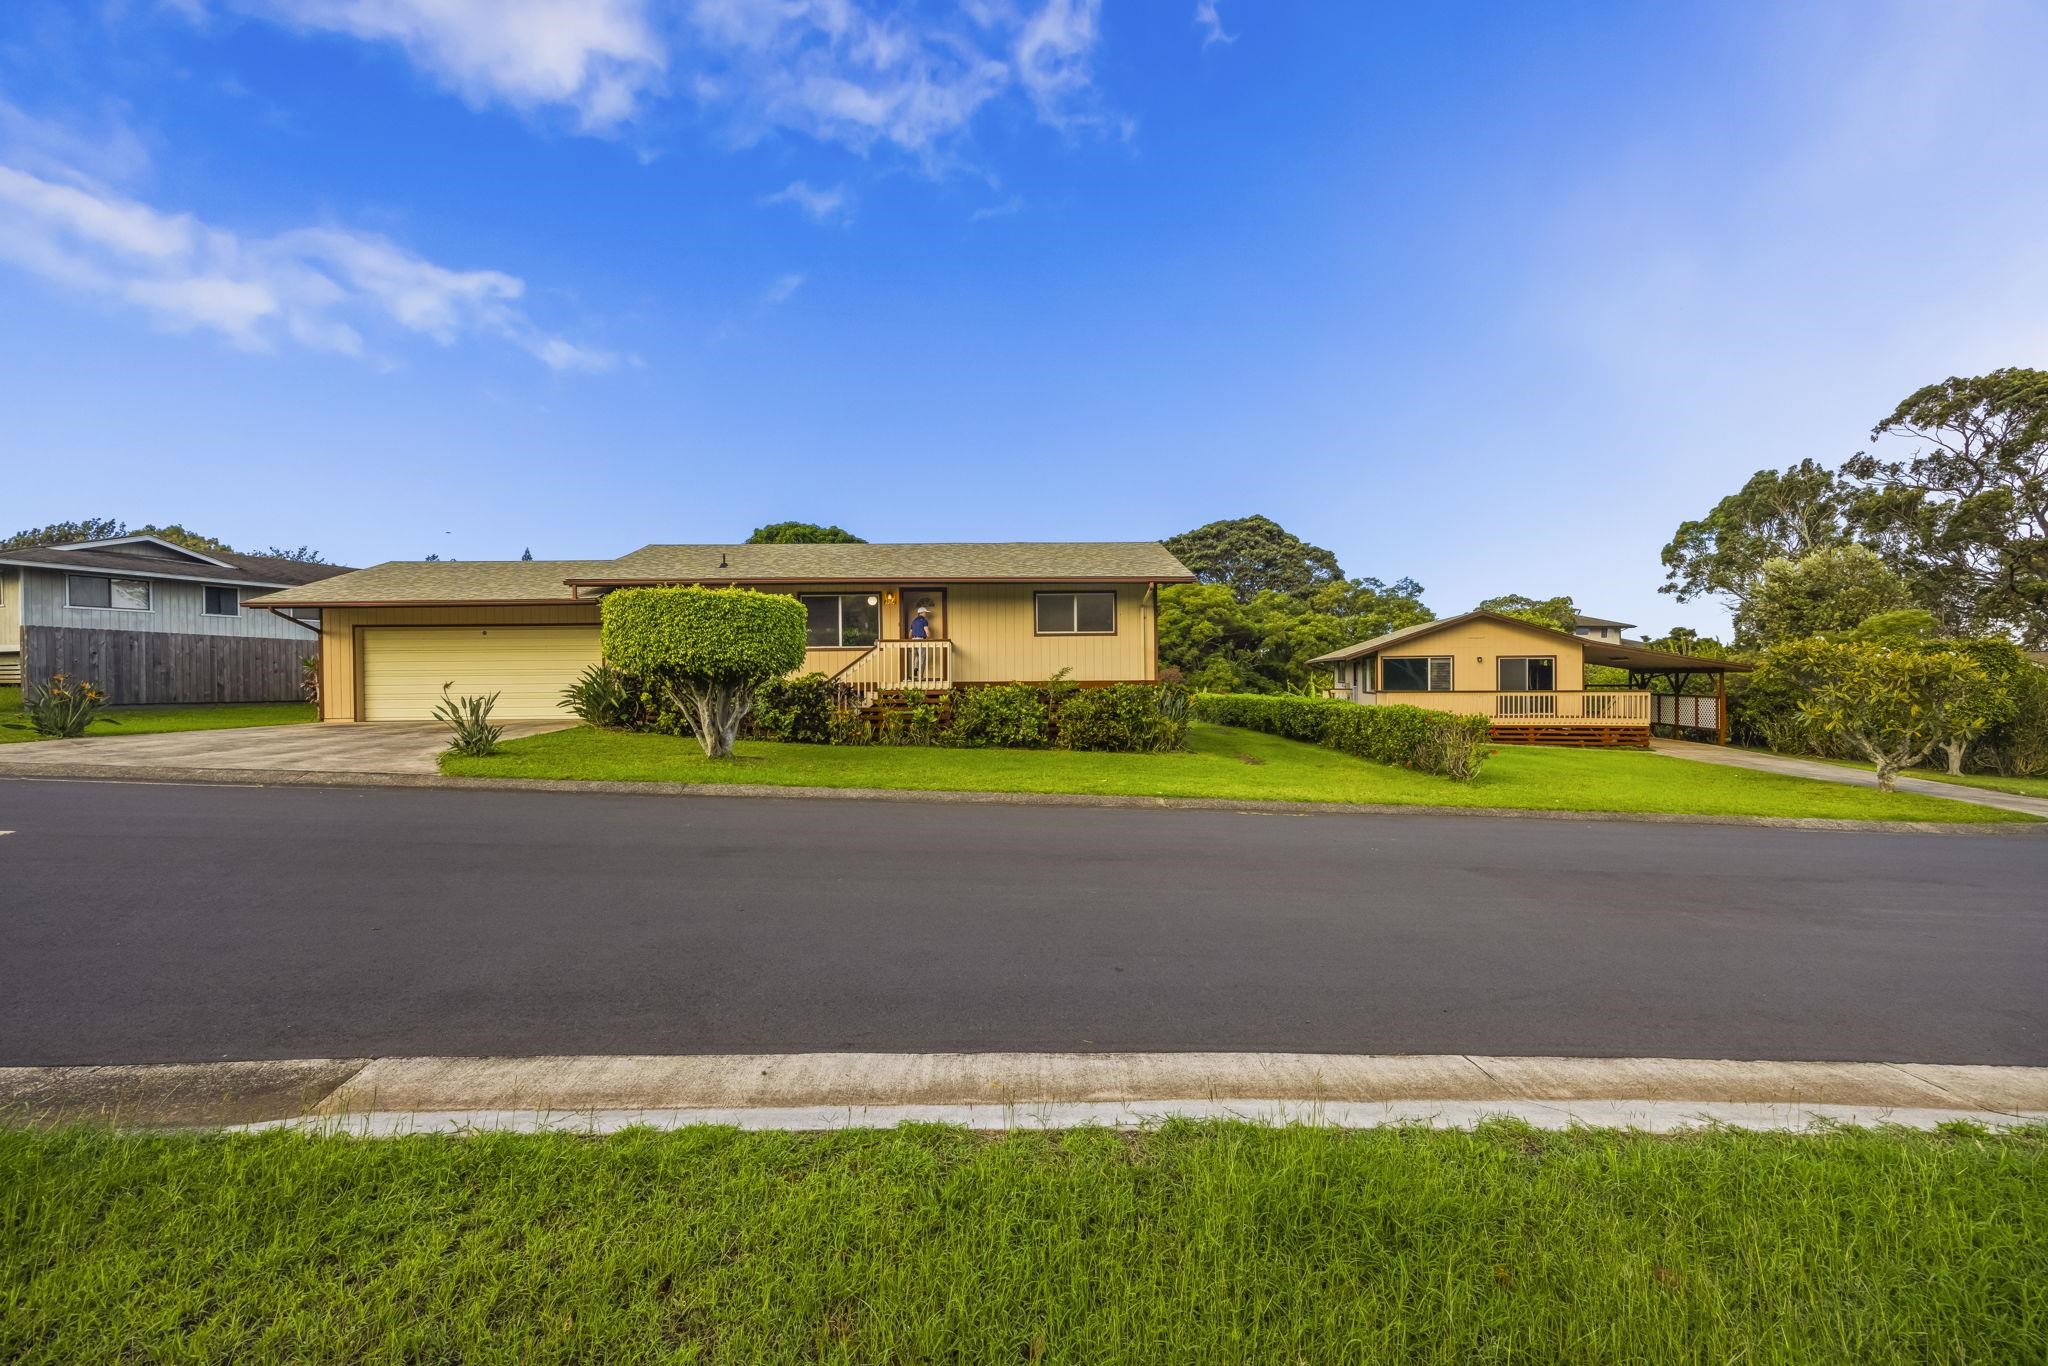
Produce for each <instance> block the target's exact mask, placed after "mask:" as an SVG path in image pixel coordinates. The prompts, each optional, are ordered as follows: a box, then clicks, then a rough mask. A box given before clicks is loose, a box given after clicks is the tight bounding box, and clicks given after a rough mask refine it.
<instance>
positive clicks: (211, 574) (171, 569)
mask: <svg viewBox="0 0 2048 1366" xmlns="http://www.w3.org/2000/svg"><path fill="white" fill-rule="evenodd" d="M207 559H213V560H219V561H221V563H222V564H223V565H226V566H227V568H222V567H221V566H220V565H211V564H207V563H205V561H202V560H187V559H182V558H174V557H172V556H168V555H152V554H137V553H133V552H123V551H118V550H59V549H57V548H56V547H54V546H46V545H39V546H29V547H26V548H24V549H21V550H0V564H17V565H32V566H35V567H37V568H44V569H69V570H73V571H75V572H77V573H81V574H127V575H131V576H133V577H136V578H145V579H148V578H171V579H193V580H204V581H205V582H207V583H246V584H255V585H257V586H268V585H271V584H287V585H294V584H307V583H313V582H316V581H318V580H320V579H328V578H333V577H335V576H336V575H339V574H347V573H349V572H351V571H350V570H349V568H348V567H347V566H346V565H338V564H307V563H306V562H305V561H303V560H281V559H278V558H276V557H275V556H271V555H226V554H218V553H215V552H212V551H209V552H207Z"/></svg>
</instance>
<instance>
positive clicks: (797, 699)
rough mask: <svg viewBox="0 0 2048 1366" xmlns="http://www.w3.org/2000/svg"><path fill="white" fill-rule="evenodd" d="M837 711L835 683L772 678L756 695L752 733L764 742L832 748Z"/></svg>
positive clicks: (816, 677)
mask: <svg viewBox="0 0 2048 1366" xmlns="http://www.w3.org/2000/svg"><path fill="white" fill-rule="evenodd" d="M835 710H836V709H835V707H834V706H833V702H832V681H831V680H830V679H828V678H826V677H825V675H823V674H821V673H808V674H802V675H800V676H798V677H796V678H771V679H769V680H768V681H767V682H766V683H763V684H762V685H761V686H760V687H759V688H758V689H756V691H755V693H754V714H753V717H752V718H751V719H750V720H749V722H748V732H749V733H750V734H752V735H754V736H755V737H756V738H758V739H762V740H789V741H793V742H794V743H796V744H800V745H829V744H831V743H832V742H833V723H834V719H835V717H834V713H835Z"/></svg>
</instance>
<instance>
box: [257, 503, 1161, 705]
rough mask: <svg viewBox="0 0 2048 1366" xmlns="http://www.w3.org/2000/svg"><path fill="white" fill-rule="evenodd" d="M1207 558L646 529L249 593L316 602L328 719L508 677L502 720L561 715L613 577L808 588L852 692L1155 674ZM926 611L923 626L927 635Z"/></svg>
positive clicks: (592, 642)
mask: <svg viewBox="0 0 2048 1366" xmlns="http://www.w3.org/2000/svg"><path fill="white" fill-rule="evenodd" d="M1193 581H1194V576H1193V575H1192V574H1190V573H1189V572H1188V570H1187V568H1186V567H1185V566H1184V565H1182V564H1181V563H1180V561H1178V560H1176V559H1175V558H1174V557H1173V556H1172V555H1171V554H1170V553H1169V552H1168V551H1167V549H1166V548H1165V547H1164V546H1162V545H1160V544H1158V543H1157V542H1154V541H1135V542H1017V543H1001V544H964V543H949V544H947V543H942V544H927V545H650V546H647V547H645V548H644V549H641V550H636V551H634V552H633V553H632V554H630V555H626V556H624V557H622V558H620V559H616V560H567V561H563V560H554V561H550V560H524V561H489V562H482V561H466V562H465V561H454V562H420V561H395V562H392V563H389V564H381V565H377V566H375V567H374V568H370V569H361V570H357V571H355V572H354V573H350V574H343V575H340V576H338V577H336V578H332V579H327V580H324V581H322V582H320V583H315V584H307V585H304V586H302V587H298V588H289V589H286V590H284V591H283V592H279V593H272V594H270V595H268V596H266V597H263V598H260V599H255V600H252V601H251V602H250V604H249V605H250V606H251V607H274V608H278V609H281V610H285V611H292V612H304V611H311V610H316V609H317V610H318V611H319V613H320V618H321V624H320V633H321V646H322V648H321V689H320V698H321V719H322V720H325V721H415V720H421V719H424V718H427V717H429V716H431V715H432V712H433V708H434V706H435V704H436V703H437V702H439V701H440V699H441V690H442V686H443V685H444V684H450V685H452V691H453V692H454V693H455V694H456V695H457V696H461V695H464V694H484V693H497V694H498V695H499V696H498V704H497V707H496V710H495V712H494V715H496V716H497V717H498V718H500V719H504V720H538V719H553V718H560V717H562V716H564V715H565V713H564V711H563V709H562V705H561V703H562V690H563V689H564V688H566V687H568V686H569V684H570V683H572V682H574V681H575V679H576V677H577V675H578V674H580V673H581V672H582V671H583V670H584V669H585V668H586V667H587V666H589V665H591V664H594V663H596V662H598V659H599V655H600V651H599V645H598V604H599V602H600V601H601V600H602V598H603V597H604V595H605V594H606V593H608V592H610V591H611V590H613V589H616V588H627V587H645V586H660V585H698V586H703V587H710V588H724V587H737V588H754V589H759V590H761V591H763V592H770V593H787V594H789V595H791V596H793V597H795V598H797V599H798V600H799V601H800V602H802V603H803V605H804V611H805V613H806V616H807V617H808V621H809V649H808V652H807V653H806V655H805V658H804V665H803V672H812V671H816V672H820V673H824V674H826V675H828V676H830V677H832V678H834V679H835V680H837V681H838V682H839V683H840V685H841V686H842V687H844V688H846V689H848V690H849V691H850V692H852V693H854V694H855V695H862V694H865V695H869V696H872V695H875V694H878V693H880V692H881V691H883V690H887V689H896V688H915V689H922V690H925V691H928V692H930V691H940V690H944V689H950V688H954V687H967V686H973V685H975V684H978V683H1008V682H1040V681H1043V680H1045V679H1049V678H1051V677H1052V676H1053V675H1054V674H1056V673H1058V672H1059V671H1061V670H1063V669H1064V670H1066V671H1067V676H1068V677H1069V678H1071V679H1073V680H1074V681H1075V682H1077V683H1081V684H1084V685H1086V684H1106V683H1128V682H1149V681H1151V680H1153V679H1156V678H1157V677H1158V672H1159V652H1158V637H1157V630H1156V627H1157V620H1158V593H1159V588H1160V586H1161V585H1162V584H1172V583H1191V582H1193ZM920 611H922V612H923V614H924V620H925V621H926V622H927V627H926V631H927V637H928V638H926V639H921V640H920V639H914V638H913V632H912V625H911V623H912V622H913V621H914V620H916V619H917V617H918V615H919V613H920Z"/></svg>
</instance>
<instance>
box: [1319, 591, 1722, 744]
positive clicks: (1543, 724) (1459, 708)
mask: <svg viewBox="0 0 2048 1366" xmlns="http://www.w3.org/2000/svg"><path fill="white" fill-rule="evenodd" d="M1309 664H1310V666H1311V667H1317V668H1327V669H1331V670H1333V671H1334V675H1335V677H1334V686H1333V687H1332V688H1331V689H1330V696H1332V697H1337V698H1341V699H1343V700H1345V701H1349V702H1358V703H1362V704H1365V705H1368V706H1371V705H1376V704H1381V703H1396V702H1398V703H1405V704H1407V705H1409V706H1416V707H1427V708H1430V709H1431V710H1435V711H1448V712H1458V713H1462V714H1464V715H1470V716H1484V717H1486V718H1488V720H1489V721H1490V722H1491V723H1492V730H1493V737H1494V738H1495V739H1496V740H1502V741H1512V742H1520V743H1527V744H1546V745H1603V746H1604V745H1630V746H1645V745H1648V744H1649V743H1650V735H1651V730H1652V726H1653V724H1655V725H1657V726H1663V727H1669V728H1671V729H1673V730H1676V731H1691V732H1694V733H1704V734H1708V735H1711V736H1712V737H1713V738H1714V739H1716V740H1717V741H1725V740H1726V739H1727V710H1728V709H1727V701H1726V689H1725V688H1724V687H1723V686H1722V685H1723V681H1724V679H1725V677H1726V675H1728V674H1730V673H1747V672H1748V671H1749V667H1750V666H1749V665H1747V664H1743V663H1739V662H1737V661H1735V660H1727V659H1701V658H1696V657H1694V656H1691V655H1680V654H1672V653H1670V652H1668V651H1664V650H1651V649H1647V648H1645V647H1643V646H1640V645H1626V644H1622V643H1620V642H1619V641H1605V640H1597V639H1594V638H1592V637H1590V636H1581V635H1570V634H1567V633H1565V632H1563V631H1556V630H1552V629H1551V628H1550V627H1547V626H1538V625H1536V624H1534V623H1532V622H1527V621H1523V620H1521V619H1519V618H1516V617H1508V616H1502V615H1500V614H1499V613H1497V612H1462V613H1460V614H1459V615H1457V616H1454V617H1445V618H1444V619H1443V620H1441V621H1428V622H1423V623H1421V624H1420V625H1416V626H1408V627H1404V628H1402V629H1401V630H1398V631H1390V632H1388V633H1387V634H1386V635H1383V636H1375V637H1374V638H1373V639H1371V640H1365V641H1360V642H1359V643H1358V644H1356V645H1348V646H1346V647H1344V648H1343V649H1341V650H1332V651H1330V652H1329V653H1328V654H1323V655H1318V656H1317V657H1316V658H1314V659H1312V660H1310V661H1309ZM1589 665H1603V666H1606V667H1609V668H1615V669H1622V670H1625V671H1626V672H1627V674H1628V686H1626V687H1621V688H1603V687H1590V688H1589V687H1587V686H1586V669H1587V667H1588V666H1589ZM1695 675H1707V676H1711V677H1712V678H1713V680H1714V683H1715V689H1714V696H1712V697H1700V696H1680V695H1677V694H1678V693H1679V692H1680V691H1681V689H1682V687H1683V684H1684V682H1685V680H1687V679H1689V678H1691V677H1693V676H1695ZM1655 680H1662V681H1665V682H1666V683H1667V684H1668V685H1670V686H1671V689H1672V691H1671V692H1670V693H1657V692H1653V691H1652V683H1653V681H1655Z"/></svg>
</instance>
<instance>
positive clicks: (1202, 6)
mask: <svg viewBox="0 0 2048 1366" xmlns="http://www.w3.org/2000/svg"><path fill="white" fill-rule="evenodd" d="M1195 24H1196V26H1197V27H1199V28H1200V29H1201V30H1202V46H1203V47H1205V48H1206V47H1209V46H1210V45H1212V44H1215V43H1234V42H1236V41H1237V35H1236V34H1235V33H1225V32H1224V31H1223V16H1222V15H1220V14H1218V13H1217V12H1216V0H1195Z"/></svg>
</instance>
